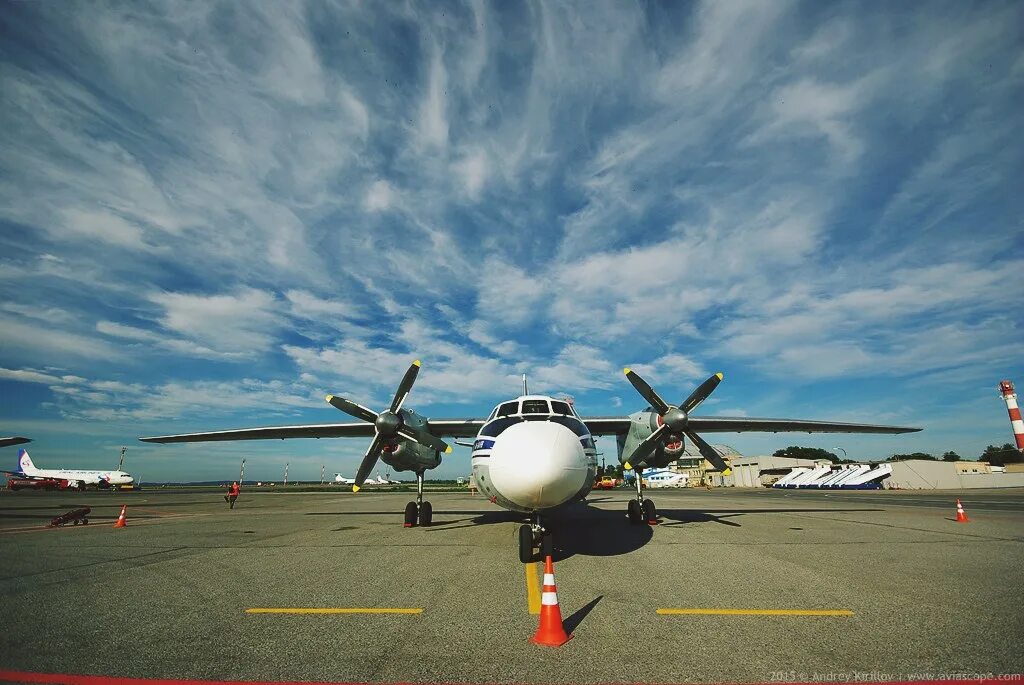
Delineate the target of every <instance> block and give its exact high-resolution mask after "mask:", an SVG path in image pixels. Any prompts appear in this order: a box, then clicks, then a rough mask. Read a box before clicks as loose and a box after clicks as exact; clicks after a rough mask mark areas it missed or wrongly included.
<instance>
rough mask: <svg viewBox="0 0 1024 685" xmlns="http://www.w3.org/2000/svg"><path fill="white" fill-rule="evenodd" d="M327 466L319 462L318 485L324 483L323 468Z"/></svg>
mask: <svg viewBox="0 0 1024 685" xmlns="http://www.w3.org/2000/svg"><path fill="white" fill-rule="evenodd" d="M326 468H327V464H320V485H323V484H324V469H326Z"/></svg>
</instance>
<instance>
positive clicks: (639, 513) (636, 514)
mask: <svg viewBox="0 0 1024 685" xmlns="http://www.w3.org/2000/svg"><path fill="white" fill-rule="evenodd" d="M634 473H635V474H636V478H635V479H634V481H635V483H636V499H631V500H629V506H628V507H627V508H626V513H627V514H628V515H629V522H630V523H632V524H634V525H639V524H641V523H646V524H647V525H649V526H656V525H658V510H657V509H656V508H655V507H654V502H653V501H652V500H649V499H644V493H643V475H642V472H641V470H640V469H636V470H635V471H634Z"/></svg>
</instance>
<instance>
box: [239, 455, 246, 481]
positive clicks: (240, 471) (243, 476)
mask: <svg viewBox="0 0 1024 685" xmlns="http://www.w3.org/2000/svg"><path fill="white" fill-rule="evenodd" d="M243 480H245V459H243V460H242V468H241V469H240V470H239V471H238V487H242V481H243Z"/></svg>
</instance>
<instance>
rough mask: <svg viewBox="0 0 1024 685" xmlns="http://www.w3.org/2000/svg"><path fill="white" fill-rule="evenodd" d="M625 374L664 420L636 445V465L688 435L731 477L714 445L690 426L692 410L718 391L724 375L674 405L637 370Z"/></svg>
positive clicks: (713, 464) (709, 379) (711, 461)
mask: <svg viewBox="0 0 1024 685" xmlns="http://www.w3.org/2000/svg"><path fill="white" fill-rule="evenodd" d="M623 371H624V372H625V374H626V378H627V379H628V380H629V382H630V383H631V384H632V385H633V387H634V388H636V391H637V392H638V393H640V395H641V397H643V398H644V399H645V400H647V402H648V403H649V404H650V405H651V409H653V410H654V412H655V413H656V414H657V415H658V416H659V417H661V425H660V426H658V428H657V430H655V431H654V432H653V433H651V434H650V435H649V436H647V438H646V439H645V440H643V442H641V443H640V444H639V445H637V448H636V450H635V451H634V452H633V454H632V456H631V457H630V458H631V459H634V460H636V461H637V462H641V461H643V459H644V458H645V457H646V456H647V455H649V454H650V453H651V452H653V451H654V450H656V449H657V448H658V445H659V444H664V443H668V442H675V441H677V440H678V439H679V437H680V436H682V435H686V437H688V438H689V439H690V440H691V441H692V442H693V444H694V445H696V446H697V449H698V450H699V451H700V453H701V456H703V457H704V458H705V459H707V460H708V461H709V462H710V463H711V465H712V466H714V467H715V468H716V469H718V470H719V471H721V472H722V473H723V474H725V475H729V474H730V473H731V472H732V471H731V470H730V469H729V465H728V464H726V463H725V460H724V459H722V455H720V454H719V453H718V452H716V451H715V448H713V447H712V446H711V445H709V444H708V443H707V442H705V441H704V439H703V438H701V437H700V436H699V435H697V434H696V433H694V432H693V431H692V430H690V429H689V427H688V424H689V421H690V417H689V414H690V412H691V411H693V410H694V409H696V408H697V407H699V406H700V403H701V402H703V401H704V400H706V399H707V398H708V396H709V395H710V394H711V393H712V392H714V391H715V388H717V387H718V384H719V383H721V382H722V374H721V373H716V374H715V375H713V376H711V377H710V378H708V379H707V380H706V381H704V382H703V383H701V384H700V385H698V386H697V388H696V389H695V390H694V391H693V392H691V393H690V396H689V397H687V398H686V399H685V400H683V401H682V402H681V403H680V404H679V406H677V407H676V406H672V405H671V404H669V403H667V402H666V401H665V400H663V399H661V397H660V396H659V395H658V393H657V392H655V390H654V388H652V387H651V386H650V384H648V383H647V381H645V380H644V379H643V378H641V377H640V376H639V375H638V374H637V373H636V372H635V371H633V370H632V369H630V368H626V369H623ZM624 466H625V467H626V468H631V467H630V465H629V463H628V462H627V463H626V464H624Z"/></svg>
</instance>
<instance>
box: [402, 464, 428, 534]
mask: <svg viewBox="0 0 1024 685" xmlns="http://www.w3.org/2000/svg"><path fill="white" fill-rule="evenodd" d="M433 516H434V508H433V507H431V506H430V502H424V501H423V472H422V471H417V472H416V501H415V502H409V503H408V504H406V505H405V524H404V525H405V527H406V528H412V527H413V526H415V525H416V524H417V523H419V525H421V526H429V525H430V521H431V519H432V518H433Z"/></svg>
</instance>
